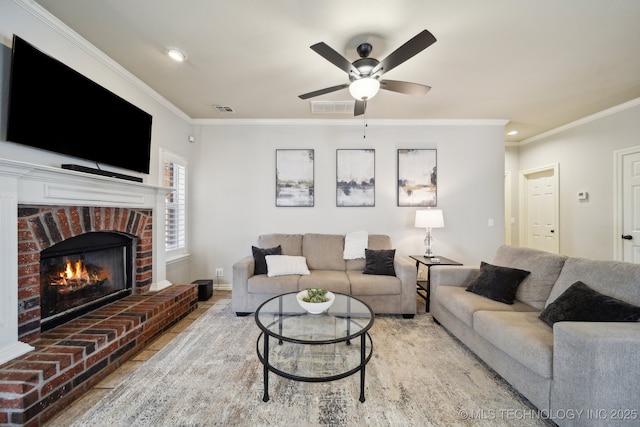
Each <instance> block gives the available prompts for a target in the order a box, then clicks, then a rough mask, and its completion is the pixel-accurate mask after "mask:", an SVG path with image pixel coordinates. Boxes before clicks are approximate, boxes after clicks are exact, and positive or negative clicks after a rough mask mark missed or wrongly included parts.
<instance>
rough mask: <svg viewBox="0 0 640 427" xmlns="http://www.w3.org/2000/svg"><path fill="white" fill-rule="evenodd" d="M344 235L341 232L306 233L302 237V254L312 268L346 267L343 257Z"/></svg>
mask: <svg viewBox="0 0 640 427" xmlns="http://www.w3.org/2000/svg"><path fill="white" fill-rule="evenodd" d="M343 252H344V236H343V235H341V234H313V233H309V234H305V235H304V236H303V238H302V254H303V255H304V256H305V257H306V258H307V265H308V266H309V269H311V270H341V271H344V270H345V268H346V262H345V260H344V259H343V258H342V254H343Z"/></svg>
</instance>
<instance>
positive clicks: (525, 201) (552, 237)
mask: <svg viewBox="0 0 640 427" xmlns="http://www.w3.org/2000/svg"><path fill="white" fill-rule="evenodd" d="M557 169H558V168H557V165H554V166H551V167H546V168H541V169H536V170H531V171H524V172H521V173H520V174H521V186H520V187H521V190H523V191H522V192H521V194H522V196H521V209H520V210H521V212H522V213H523V215H524V218H523V219H522V220H521V227H523V229H522V228H521V235H522V236H523V239H522V240H523V241H522V242H521V243H522V244H521V245H522V246H525V247H528V248H533V249H539V250H542V251H546V252H551V253H558V252H559V249H560V245H559V233H558V174H557Z"/></svg>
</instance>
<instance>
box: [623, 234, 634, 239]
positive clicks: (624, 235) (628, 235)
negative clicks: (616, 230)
mask: <svg viewBox="0 0 640 427" xmlns="http://www.w3.org/2000/svg"><path fill="white" fill-rule="evenodd" d="M622 238H623V239H624V240H631V239H633V236H632V235H630V234H623V235H622Z"/></svg>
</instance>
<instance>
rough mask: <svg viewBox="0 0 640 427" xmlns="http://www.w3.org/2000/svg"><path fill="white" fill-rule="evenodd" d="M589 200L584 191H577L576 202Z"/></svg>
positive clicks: (587, 194)
mask: <svg viewBox="0 0 640 427" xmlns="http://www.w3.org/2000/svg"><path fill="white" fill-rule="evenodd" d="M587 199H589V193H587V192H586V191H578V200H587Z"/></svg>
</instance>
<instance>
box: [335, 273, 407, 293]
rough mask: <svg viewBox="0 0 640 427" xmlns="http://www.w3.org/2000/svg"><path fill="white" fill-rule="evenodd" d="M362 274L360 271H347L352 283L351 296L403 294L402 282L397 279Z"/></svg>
mask: <svg viewBox="0 0 640 427" xmlns="http://www.w3.org/2000/svg"><path fill="white" fill-rule="evenodd" d="M362 273H363V272H362V271H358V270H349V271H347V275H348V276H349V281H350V282H351V295H353V296H361V295H399V294H401V293H402V282H401V281H400V279H398V278H397V277H395V276H381V275H374V274H362Z"/></svg>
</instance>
